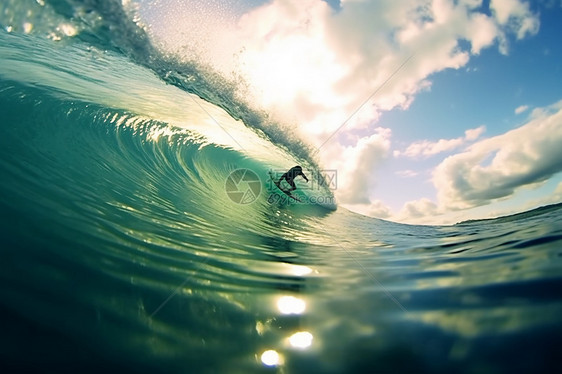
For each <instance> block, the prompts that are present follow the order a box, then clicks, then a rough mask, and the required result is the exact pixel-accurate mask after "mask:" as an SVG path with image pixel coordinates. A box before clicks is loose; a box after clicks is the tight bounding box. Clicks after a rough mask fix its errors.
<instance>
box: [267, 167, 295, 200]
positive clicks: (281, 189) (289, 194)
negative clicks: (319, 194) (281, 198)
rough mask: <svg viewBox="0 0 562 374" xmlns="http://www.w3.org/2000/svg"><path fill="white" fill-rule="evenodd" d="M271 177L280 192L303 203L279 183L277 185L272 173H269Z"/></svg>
mask: <svg viewBox="0 0 562 374" xmlns="http://www.w3.org/2000/svg"><path fill="white" fill-rule="evenodd" d="M269 177H270V178H271V181H272V182H273V183H274V184H275V185H276V186H277V188H278V189H279V191H281V192H283V193H284V194H285V195H287V196H289V197H290V198H291V199H293V200H295V201H298V202H299V203H302V200H300V199H299V198H298V197H295V196H293V195H292V194H291V193H290V192H289V191H287V190H285V189H283V188H282V187H281V186H280V185H279V183H277V181H276V180H275V179H273V175H271V173H269Z"/></svg>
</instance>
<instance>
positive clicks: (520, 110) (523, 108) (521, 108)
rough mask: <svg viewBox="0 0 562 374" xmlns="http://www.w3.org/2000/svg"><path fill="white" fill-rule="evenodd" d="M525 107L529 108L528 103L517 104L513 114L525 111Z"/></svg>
mask: <svg viewBox="0 0 562 374" xmlns="http://www.w3.org/2000/svg"><path fill="white" fill-rule="evenodd" d="M527 109H529V106H528V105H521V106H518V107H517V108H515V114H521V113H523V112H525V111H527Z"/></svg>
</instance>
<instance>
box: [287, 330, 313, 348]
mask: <svg viewBox="0 0 562 374" xmlns="http://www.w3.org/2000/svg"><path fill="white" fill-rule="evenodd" d="M312 339H313V336H312V334H311V333H309V332H308V331H299V332H296V333H294V334H293V335H291V337H290V338H289V343H291V346H293V347H294V348H300V349H306V348H308V347H310V345H311V344H312Z"/></svg>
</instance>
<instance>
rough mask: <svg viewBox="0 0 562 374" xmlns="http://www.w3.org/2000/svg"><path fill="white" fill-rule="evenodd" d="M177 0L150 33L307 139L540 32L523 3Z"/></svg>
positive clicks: (355, 121)
mask: <svg viewBox="0 0 562 374" xmlns="http://www.w3.org/2000/svg"><path fill="white" fill-rule="evenodd" d="M176 3H177V4H179V5H177V6H176V7H174V8H173V9H174V12H171V11H168V12H167V13H166V25H163V26H160V27H159V28H158V27H156V26H154V28H155V30H156V31H155V35H157V36H160V39H161V40H162V41H164V42H165V43H166V44H167V45H168V46H169V47H170V48H171V49H175V50H176V51H178V50H179V51H180V53H189V54H192V55H193V54H195V55H196V56H204V57H205V59H206V60H207V61H209V62H210V63H212V64H214V65H215V67H217V68H219V69H220V70H222V71H223V72H224V73H225V74H226V75H230V74H231V73H232V72H233V71H234V72H236V74H238V75H239V76H242V77H243V78H244V79H245V80H246V81H247V83H248V85H249V87H250V88H249V89H248V94H249V95H252V96H253V97H251V98H249V100H251V101H253V102H255V103H258V104H259V105H261V106H262V107H263V108H265V109H267V110H268V111H269V112H270V113H275V114H276V115H277V116H280V117H281V118H283V119H285V120H289V121H291V122H298V123H299V124H300V126H301V128H302V129H303V131H305V133H307V134H313V135H315V137H314V138H313V139H315V140H314V141H316V139H320V140H321V139H325V138H326V137H327V136H328V135H329V134H330V133H331V132H333V131H334V130H335V129H337V128H338V127H339V126H340V125H341V124H342V123H343V122H344V121H346V119H347V118H348V117H349V115H350V114H351V113H354V111H355V110H357V108H359V107H360V106H361V104H362V103H364V102H365V100H366V99H367V98H369V97H370V96H371V95H372V94H373V93H375V92H376V95H374V96H373V97H372V99H371V100H370V101H369V102H368V103H367V104H366V105H365V106H364V107H363V108H362V109H361V110H360V111H359V113H358V114H357V115H355V116H354V117H353V118H352V119H351V120H350V121H349V123H347V124H346V126H345V128H346V130H353V129H357V128H367V127H369V126H370V125H371V124H373V123H374V122H375V121H376V120H377V119H378V118H379V116H380V113H381V112H382V111H387V110H391V109H393V108H407V107H408V106H409V105H410V103H411V102H412V101H413V98H414V96H415V95H416V94H417V93H418V92H420V91H423V90H425V89H427V88H428V87H429V86H430V85H431V82H430V81H429V80H428V77H430V75H432V74H434V73H436V72H439V71H442V70H444V69H451V68H452V69H458V68H460V67H463V66H466V64H467V63H468V61H469V59H470V56H471V54H478V53H480V51H481V50H482V49H484V48H488V47H490V46H492V45H494V44H495V43H496V42H499V43H500V48H502V49H507V43H508V39H507V36H508V35H509V34H515V35H516V36H517V38H522V37H524V36H525V35H529V34H533V33H535V32H536V31H537V30H538V18H537V16H536V15H535V14H533V13H532V12H531V11H530V9H529V6H528V5H527V3H525V2H523V1H521V0H493V1H491V3H490V9H491V13H488V12H486V9H484V11H482V8H483V6H482V1H478V0H458V1H451V0H423V1H419V0H401V1H395V0H378V1H357V0H346V1H341V2H340V7H339V8H338V10H337V11H335V10H333V9H332V8H330V6H329V5H328V4H327V3H326V2H325V1H322V0H273V1H269V2H267V3H265V4H261V5H259V6H257V7H255V8H251V9H247V10H246V11H245V12H244V13H243V14H242V15H240V14H238V13H237V12H234V11H233V10H229V9H230V8H229V7H228V6H222V3H220V5H219V3H218V2H211V5H209V6H212V9H211V10H206V9H204V8H205V7H202V6H201V5H198V3H197V2H194V3H193V6H185V5H184V4H183V3H182V2H177V1H176ZM215 3H216V4H215ZM212 4H215V5H212ZM215 8H217V9H216V10H215ZM229 12H231V13H233V14H232V15H229V14H228V13H229ZM184 13H185V14H184ZM215 14H216V16H215ZM167 25H170V26H167ZM158 30H160V33H159V32H158ZM191 35H195V37H191ZM461 40H462V41H463V43H464V42H467V43H468V44H469V47H468V48H466V47H461V44H460V41H461ZM410 56H413V58H412V59H411V60H409V61H408V62H407V64H405V65H404V66H403V67H402V68H400V69H399V71H397V69H398V68H399V67H400V66H401V65H402V64H403V63H404V62H405V61H406V60H407V59H408V57H410ZM393 74H395V75H394V76H393ZM391 76H392V79H390V80H388V79H389V77H391ZM387 80H388V81H387ZM322 135H324V136H322Z"/></svg>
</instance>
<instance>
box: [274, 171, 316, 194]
mask: <svg viewBox="0 0 562 374" xmlns="http://www.w3.org/2000/svg"><path fill="white" fill-rule="evenodd" d="M299 175H302V177H303V178H304V179H305V180H306V182H307V183H308V178H307V177H306V175H304V173H303V172H302V168H301V167H300V166H299V165H297V166H293V167H292V168H290V169H289V171H287V172H286V173H285V174H283V175H282V176H281V178H279V181H277V182H276V183H275V184H276V185H277V186H280V183H281V181H282V180H283V179H285V180H286V181H287V183H289V185H290V186H291V188H290V189H289V190H287V192H291V191H294V190H296V189H297V186H295V182H294V180H293V179H295V178H296V177H298V176H299Z"/></svg>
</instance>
